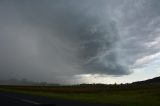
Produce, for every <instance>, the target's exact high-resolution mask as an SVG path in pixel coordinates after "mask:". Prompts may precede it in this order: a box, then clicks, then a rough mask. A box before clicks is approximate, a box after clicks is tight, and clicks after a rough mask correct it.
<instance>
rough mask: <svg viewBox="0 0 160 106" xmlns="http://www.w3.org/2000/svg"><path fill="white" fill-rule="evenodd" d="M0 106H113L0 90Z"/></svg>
mask: <svg viewBox="0 0 160 106" xmlns="http://www.w3.org/2000/svg"><path fill="white" fill-rule="evenodd" d="M0 106H115V105H109V104H108V105H107V104H93V103H85V102H79V101H70V100H61V99H53V98H48V97H42V96H31V95H25V94H19V93H6V92H0Z"/></svg>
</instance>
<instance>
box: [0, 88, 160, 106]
mask: <svg viewBox="0 0 160 106" xmlns="http://www.w3.org/2000/svg"><path fill="white" fill-rule="evenodd" d="M31 88H32V87H29V88H28V87H0V91H3V92H18V93H24V94H29V95H39V96H47V97H51V98H59V99H68V100H80V101H87V102H95V103H110V104H119V105H121V106H160V89H159V88H143V89H127V90H126V89H125V90H123V89H122V90H112V91H110V90H108V91H103V92H89V93H87V92H62V93H60V92H54V90H51V89H54V87H53V88H47V87H46V88H45V89H48V91H47V90H44V88H37V89H38V90H36V89H35V88H34V87H33V90H31ZM58 89H61V88H58ZM66 89H67V88H66ZM72 89H76V88H72ZM78 89H79V88H78ZM80 89H82V88H80ZM83 89H85V88H83ZM63 91H64V89H63ZM84 91H85V90H84Z"/></svg>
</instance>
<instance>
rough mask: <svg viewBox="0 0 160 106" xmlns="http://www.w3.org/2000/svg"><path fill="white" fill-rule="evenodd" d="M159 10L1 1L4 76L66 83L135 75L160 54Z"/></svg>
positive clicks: (136, 2) (102, 1)
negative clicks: (96, 76)
mask: <svg viewBox="0 0 160 106" xmlns="http://www.w3.org/2000/svg"><path fill="white" fill-rule="evenodd" d="M159 7H160V2H159V1H158V0H152V1H151V0H118V1H116V0H81V1H79V0H67V1H66V0H54V1H50V0H43V1H42V0H41V1H39V0H35V1H32V0H27V1H20V0H15V1H1V2H0V14H1V15H0V23H1V25H0V49H1V51H2V52H1V53H0V58H1V60H0V63H1V65H0V70H1V71H0V73H1V77H2V78H10V77H17V78H24V77H27V78H30V79H33V80H39V79H41V80H48V81H54V82H63V83H65V81H67V80H70V79H71V78H72V77H71V76H74V75H81V74H105V75H114V76H121V75H128V74H131V73H132V72H133V70H134V69H137V68H140V67H144V66H145V65H146V64H149V63H150V62H151V61H153V60H154V59H156V58H152V57H150V56H153V55H156V54H158V53H159V52H160V51H159V50H160V46H159V44H160V37H159V32H160V28H159V26H160V13H159V9H160V8H159ZM158 56H159V55H158ZM151 58H152V59H151ZM35 76H37V78H35Z"/></svg>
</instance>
